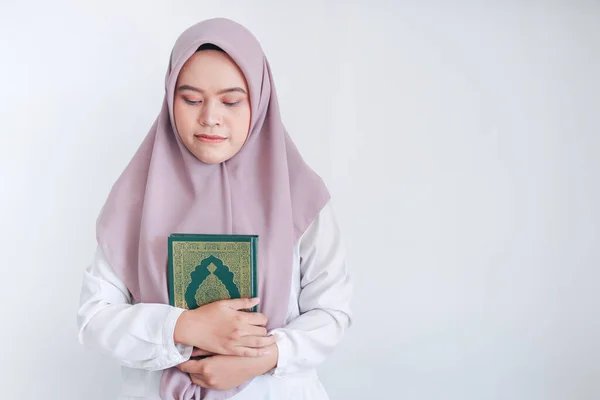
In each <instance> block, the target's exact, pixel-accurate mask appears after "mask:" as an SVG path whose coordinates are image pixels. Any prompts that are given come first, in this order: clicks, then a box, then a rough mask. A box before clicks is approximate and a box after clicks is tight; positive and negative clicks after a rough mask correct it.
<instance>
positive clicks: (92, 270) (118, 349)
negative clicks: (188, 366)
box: [77, 250, 192, 370]
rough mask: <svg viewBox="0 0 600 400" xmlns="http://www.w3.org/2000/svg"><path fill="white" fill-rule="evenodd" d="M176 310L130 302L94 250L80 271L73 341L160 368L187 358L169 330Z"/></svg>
mask: <svg viewBox="0 0 600 400" xmlns="http://www.w3.org/2000/svg"><path fill="white" fill-rule="evenodd" d="M181 312H182V310H180V309H177V308H175V307H170V306H169V305H166V304H144V303H141V304H135V305H133V304H132V299H131V296H130V294H129V293H128V291H127V288H126V287H125V285H124V284H123V282H121V281H120V280H119V278H118V277H117V276H116V275H115V274H114V272H113V271H112V268H111V266H110V265H109V264H108V262H107V261H106V259H105V258H104V256H103V254H102V252H101V251H100V250H99V251H98V252H97V254H96V257H95V260H94V263H93V264H92V265H91V266H90V267H88V268H87V269H86V271H85V272H84V275H83V283H82V289H81V297H80V305H79V310H78V313H77V322H78V326H79V341H80V343H82V344H85V345H86V346H88V347H90V348H92V349H95V350H98V351H100V352H101V353H103V354H105V355H107V356H110V357H112V358H114V359H116V360H118V361H119V362H120V363H121V364H123V365H126V366H128V367H132V368H141V369H149V370H159V369H166V368H169V367H171V366H174V365H176V364H178V363H181V362H183V361H185V360H186V359H188V358H189V355H190V354H191V350H192V349H191V347H186V346H182V345H176V344H175V342H174V340H173V332H174V328H175V324H176V321H177V319H178V317H179V315H180V314H181Z"/></svg>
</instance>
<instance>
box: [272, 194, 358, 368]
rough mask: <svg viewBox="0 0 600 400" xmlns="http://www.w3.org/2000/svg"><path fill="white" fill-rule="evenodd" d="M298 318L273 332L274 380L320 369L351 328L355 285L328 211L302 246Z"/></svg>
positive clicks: (329, 209)
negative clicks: (275, 362) (276, 354)
mask: <svg viewBox="0 0 600 400" xmlns="http://www.w3.org/2000/svg"><path fill="white" fill-rule="evenodd" d="M299 253H300V254H299V255H300V272H301V277H300V294H299V296H298V307H299V311H300V315H299V316H298V317H296V318H295V319H293V320H292V321H290V322H289V323H288V324H287V325H286V326H285V327H283V328H280V329H274V330H273V331H272V333H273V334H275V335H276V336H277V346H278V349H279V359H278V363H277V367H276V368H275V369H274V370H273V371H271V373H272V374H273V375H274V376H284V375H286V374H289V373H295V372H302V371H305V370H307V369H312V368H315V367H316V366H318V365H319V364H320V363H321V362H323V361H324V360H325V358H326V357H327V356H328V355H329V354H330V353H331V352H332V351H333V350H334V348H335V347H336V345H337V344H338V343H339V342H340V341H341V339H342V337H343V335H344V332H345V331H346V329H347V328H348V327H349V326H350V325H351V320H352V317H351V311H350V303H351V297H352V292H353V288H352V284H351V282H350V277H349V274H348V272H347V270H346V265H345V251H344V248H343V244H342V240H341V236H340V231H339V227H338V224H337V221H336V219H335V215H334V213H333V210H332V208H331V205H329V204H328V205H327V206H326V207H325V208H324V209H323V210H322V211H321V212H320V214H319V215H318V216H317V218H316V219H315V221H314V222H313V223H312V224H311V226H310V227H309V228H308V230H307V231H306V232H305V233H304V235H303V236H302V238H301V241H300V244H299Z"/></svg>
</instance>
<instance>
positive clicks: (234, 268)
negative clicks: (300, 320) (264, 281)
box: [168, 233, 258, 311]
mask: <svg viewBox="0 0 600 400" xmlns="http://www.w3.org/2000/svg"><path fill="white" fill-rule="evenodd" d="M168 243H169V251H168V278H169V279H168V280H169V302H170V304H171V305H172V306H175V307H180V308H184V309H188V310H193V309H195V308H198V307H200V306H203V305H205V304H209V303H212V302H214V301H218V300H225V299H236V298H243V297H249V298H253V297H257V296H258V284H257V275H256V253H257V243H258V236H256V235H208V234H189V233H174V234H171V235H170V236H169V240H168ZM246 311H258V306H255V307H253V308H252V309H251V310H246Z"/></svg>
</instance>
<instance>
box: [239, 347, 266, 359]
mask: <svg viewBox="0 0 600 400" xmlns="http://www.w3.org/2000/svg"><path fill="white" fill-rule="evenodd" d="M270 352H271V350H269V348H268V347H260V348H253V347H244V346H236V347H234V348H233V355H234V356H238V357H262V356H266V355H267V354H269V353H270Z"/></svg>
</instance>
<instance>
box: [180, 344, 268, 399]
mask: <svg viewBox="0 0 600 400" xmlns="http://www.w3.org/2000/svg"><path fill="white" fill-rule="evenodd" d="M268 349H269V353H268V354H267V355H265V356H262V357H236V356H212V357H208V358H205V359H203V360H197V361H196V360H192V361H186V362H184V363H182V364H180V365H178V366H177V368H179V369H180V370H181V371H183V372H186V373H188V374H189V375H190V377H191V379H192V382H193V383H194V384H196V385H198V386H201V387H203V388H206V389H217V390H229V389H232V388H234V387H236V386H239V385H241V384H242V383H244V382H246V381H248V380H250V379H252V378H254V377H255V376H258V375H262V374H264V373H265V372H267V371H269V370H271V369H272V368H275V367H276V366H277V358H278V350H277V345H276V344H273V345H271V346H269V348H268Z"/></svg>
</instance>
